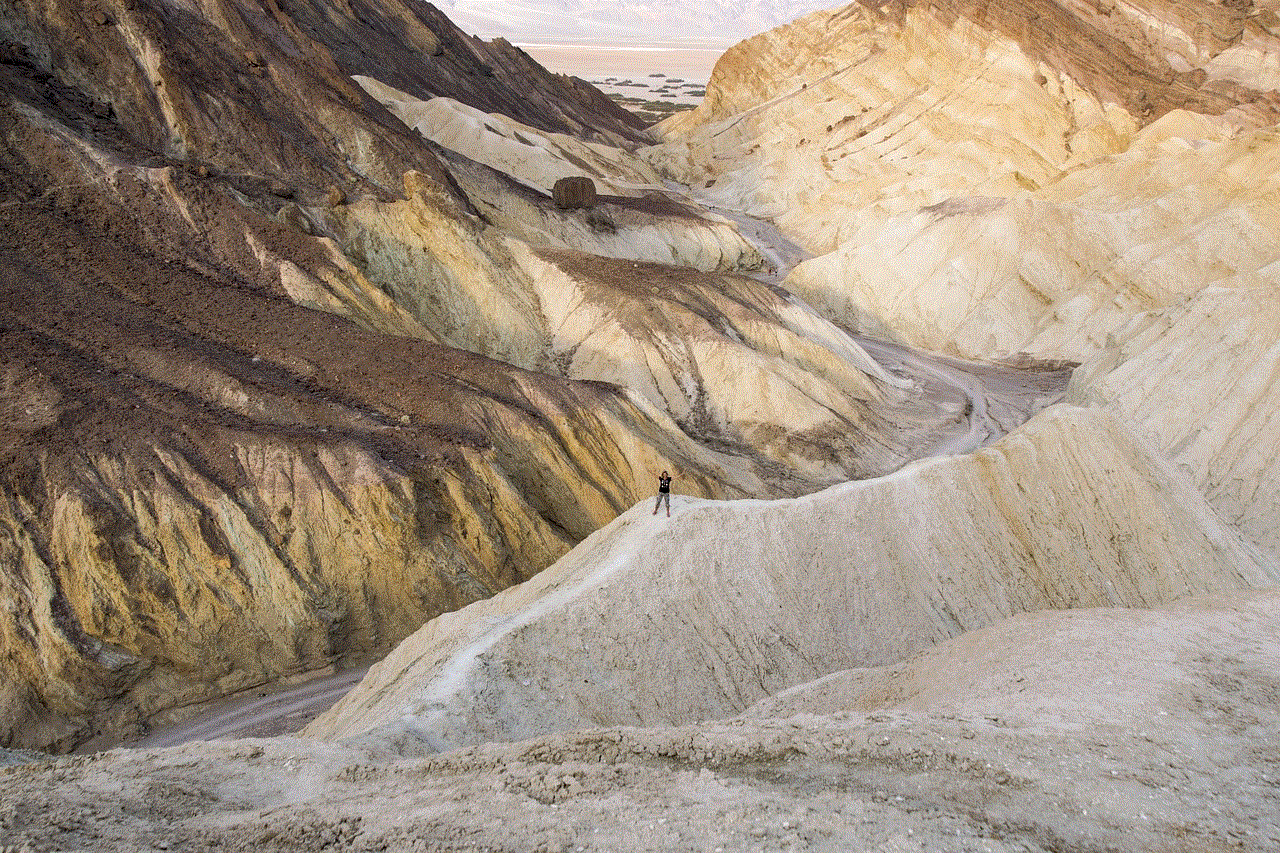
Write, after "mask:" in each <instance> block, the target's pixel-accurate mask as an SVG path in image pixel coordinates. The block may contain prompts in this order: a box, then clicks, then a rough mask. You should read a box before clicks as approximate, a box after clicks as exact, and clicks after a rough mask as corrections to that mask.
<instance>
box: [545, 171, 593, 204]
mask: <svg viewBox="0 0 1280 853" xmlns="http://www.w3.org/2000/svg"><path fill="white" fill-rule="evenodd" d="M551 197H552V198H554V199H555V202H556V207H558V208H560V209H561V210H572V209H573V208H583V209H585V210H590V209H591V208H593V207H595V206H596V185H595V184H594V183H592V181H591V179H590V178H587V177H572V178H560V179H558V180H557V181H556V182H555V185H554V186H552V187H551Z"/></svg>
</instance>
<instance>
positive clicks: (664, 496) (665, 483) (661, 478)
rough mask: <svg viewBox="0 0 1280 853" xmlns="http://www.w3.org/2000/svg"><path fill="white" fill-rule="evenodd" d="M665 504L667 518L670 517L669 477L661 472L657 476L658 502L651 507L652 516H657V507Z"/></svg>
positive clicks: (664, 472)
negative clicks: (664, 502)
mask: <svg viewBox="0 0 1280 853" xmlns="http://www.w3.org/2000/svg"><path fill="white" fill-rule="evenodd" d="M663 501H666V502H667V518H670V517H671V475H670V474H668V473H667V472H666V471H663V472H662V473H661V474H659V475H658V502H657V503H655V504H654V505H653V514H654V515H657V514H658V507H659V506H661V505H662V502H663Z"/></svg>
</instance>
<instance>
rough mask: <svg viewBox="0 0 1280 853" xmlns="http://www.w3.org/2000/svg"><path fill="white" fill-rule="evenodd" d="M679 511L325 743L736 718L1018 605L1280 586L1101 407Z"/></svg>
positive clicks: (531, 592)
mask: <svg viewBox="0 0 1280 853" xmlns="http://www.w3.org/2000/svg"><path fill="white" fill-rule="evenodd" d="M676 510H677V511H676V513H675V515H674V517H673V518H672V519H671V520H670V521H667V520H666V519H665V517H663V518H660V519H653V517H652V516H651V515H650V514H649V511H648V507H647V506H644V505H641V506H639V507H637V508H636V509H633V510H632V511H631V512H629V513H627V514H625V515H623V516H622V517H621V518H619V519H618V520H617V521H615V522H614V523H613V524H612V525H610V526H609V527H607V528H605V529H604V530H602V531H599V532H597V533H596V534H593V535H592V536H591V537H589V538H588V539H587V540H586V541H585V542H584V543H583V544H582V545H580V546H579V547H578V548H577V549H575V550H574V551H573V552H571V554H569V555H568V556H567V557H566V558H564V559H562V560H561V561H560V562H558V563H557V564H556V565H555V566H553V567H552V568H551V569H548V570H547V571H546V572H544V573H543V574H542V575H540V576H538V577H537V578H535V579H534V580H533V581H532V582H530V583H527V584H524V585H521V586H520V587H517V588H514V589H512V590H508V591H506V592H504V593H502V594H501V595H499V596H497V597H495V598H493V599H490V600H489V601H486V602H482V603H479V604H477V605H473V606H471V607H469V608H466V609H465V610H463V611H459V612H458V613H456V614H449V615H446V616H444V617H442V618H439V619H436V620H434V621H432V622H430V623H428V624H427V625H426V626H425V627H424V628H423V629H422V630H421V631H419V632H418V633H417V634H416V635H414V636H413V637H412V638H410V639H409V640H407V641H406V642H405V643H403V644H402V645H401V646H400V647H399V648H397V650H396V651H395V652H393V653H392V654H391V655H390V656H389V657H388V658H387V659H386V660H385V661H383V662H382V663H381V664H379V665H378V666H376V667H374V668H373V669H372V670H371V671H370V673H369V675H368V676H367V677H366V679H365V681H364V682H363V683H362V684H361V685H360V686H359V687H358V688H356V689H355V690H353V691H352V693H351V694H349V695H348V696H347V697H346V698H345V699H344V700H343V701H342V702H340V703H338V704H337V705H336V706H335V707H334V708H333V709H331V710H330V711H329V712H328V713H326V714H325V715H323V716H322V717H321V718H320V719H318V720H317V721H316V722H315V723H313V724H312V725H311V726H310V727H309V728H308V729H307V733H308V734H310V735H314V736H320V737H326V738H351V737H354V736H363V737H364V738H366V739H368V741H369V742H370V743H383V744H389V745H392V746H393V747H394V748H396V749H403V750H409V751H413V750H420V749H424V748H425V749H440V748H444V747H448V746H452V745H458V744H464V743H477V742H482V741H486V740H507V739H512V738H518V737H526V736H532V735H534V734H538V733H540V732H545V731H552V730H564V729H570V728H575V727H580V726H584V725H611V724H622V723H626V724H639V725H654V724H658V723H670V722H680V721H689V720H696V719H704V718H709V717H720V716H724V715H726V714H730V713H733V712H734V711H737V710H741V709H743V708H745V707H747V706H748V705H750V704H751V703H752V702H754V701H756V700H757V699H760V698H763V697H764V696H766V695H769V694H771V693H775V692H777V691H778V690H780V689H782V688H785V687H787V686H789V685H791V684H795V683H799V682H803V681H806V680H810V679H812V678H815V677H818V676H820V675H823V674H826V673H829V672H832V671H836V670H840V669H846V668H848V667H850V666H871V665H878V664H884V663H890V662H893V661H897V660H901V659H902V658H903V657H905V656H907V655H909V654H910V653H912V652H913V651H917V650H919V649H922V648H924V647H927V646H929V645H931V644H933V643H935V642H937V641H939V640H942V639H945V638H947V637H951V636H955V635H958V634H961V633H963V632H965V631H967V630H972V629H973V628H977V627H981V626H984V625H988V624H991V623H992V622H995V621H998V620H999V619H1001V618H1003V617H1006V616H1009V615H1011V614H1013V613H1019V612H1025V611H1031V610H1040V609H1046V608H1069V607H1089V606H1105V605H1112V606H1153V605H1157V604H1160V603H1164V602H1168V601H1171V600H1174V599H1176V598H1179V597H1182V596H1186V595H1189V594H1193V593H1197V592H1206V591H1216V590H1226V589H1233V588H1237V587H1239V586H1241V585H1245V586H1248V585H1256V584H1266V583H1274V582H1275V581H1274V578H1275V575H1274V571H1275V570H1274V568H1273V567H1272V566H1271V565H1270V564H1269V563H1267V562H1265V561H1263V560H1262V559H1261V558H1260V557H1258V556H1257V555H1255V554H1253V553H1252V552H1249V551H1248V550H1246V549H1244V548H1242V547H1241V546H1240V545H1239V544H1238V543H1237V541H1236V539H1235V538H1234V536H1233V534H1232V533H1231V532H1230V531H1228V530H1227V529H1226V528H1224V527H1223V526H1222V525H1221V524H1220V523H1219V522H1218V521H1217V519H1216V517H1215V516H1214V515H1213V513H1212V511H1211V510H1210V509H1209V508H1208V506H1207V505H1206V504H1205V503H1204V501H1203V499H1201V498H1200V497H1199V495H1198V494H1197V493H1196V492H1195V490H1194V489H1193V488H1191V486H1190V485H1189V484H1187V483H1185V482H1184V481H1182V480H1181V479H1180V478H1179V477H1177V476H1176V475H1174V474H1173V472H1172V471H1171V470H1170V469H1169V468H1167V467H1166V466H1165V465H1164V464H1163V463H1161V462H1159V461H1158V460H1157V459H1156V458H1155V457H1154V456H1152V455H1151V454H1150V453H1149V452H1148V451H1147V450H1145V449H1144V446H1143V445H1142V444H1141V443H1140V442H1136V441H1134V440H1133V439H1132V438H1131V437H1129V436H1128V434H1127V433H1126V432H1125V431H1124V430H1123V428H1121V427H1120V426H1119V425H1118V424H1117V423H1116V422H1115V421H1114V420H1112V419H1110V418H1108V417H1106V416H1103V415H1100V414H1098V413H1095V412H1093V411H1090V410H1081V409H1072V408H1065V407H1057V408H1054V409H1050V410H1048V411H1047V412H1044V413H1042V414H1040V415H1038V416H1037V417H1036V418H1034V419H1032V420H1031V421H1030V422H1028V424H1027V425H1025V426H1024V427H1023V428H1022V429H1020V430H1019V431H1017V432H1015V433H1013V434H1011V435H1010V436H1008V437H1006V438H1005V439H1003V440H1002V441H1000V442H999V443H997V444H996V445H993V446H992V447H990V448H988V449H986V450H983V451H980V452H978V453H976V454H973V455H972V456H965V457H952V458H947V459H942V460H935V461H931V462H926V463H918V464H916V465H913V466H910V467H909V468H907V469H904V470H903V471H901V472H899V473H897V474H894V475H891V476H889V477H885V478H881V479H879V480H874V481H866V482H861V483H851V484H846V485H843V486H838V487H835V488H833V489H829V490H828V491H826V492H822V493H819V494H817V495H811V496H808V497H806V498H801V499H797V500H793V501H776V502H771V503H755V502H733V503H727V504H714V503H712V504H705V503H697V502H695V503H692V504H690V503H688V502H687V501H683V500H680V499H678V500H677V506H676Z"/></svg>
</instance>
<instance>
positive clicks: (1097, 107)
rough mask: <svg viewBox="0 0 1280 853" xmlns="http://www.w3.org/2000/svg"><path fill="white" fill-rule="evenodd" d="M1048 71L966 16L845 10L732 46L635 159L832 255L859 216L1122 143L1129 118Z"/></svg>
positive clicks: (988, 185) (1005, 184) (1050, 173)
mask: <svg viewBox="0 0 1280 853" xmlns="http://www.w3.org/2000/svg"><path fill="white" fill-rule="evenodd" d="M748 68H749V69H751V72H752V73H751V74H747V73H745V72H746V71H747V69H748ZM756 69H759V70H758V71H757V70H756ZM1047 70H1048V69H1044V68H1042V67H1041V66H1040V65H1039V64H1038V63H1037V62H1036V61H1034V60H1033V59H1031V58H1029V57H1027V56H1026V55H1024V54H1023V53H1022V51H1021V50H1020V49H1019V48H1018V46H1017V44H1016V43H1015V42H1014V41H1013V40H1011V39H1009V38H1005V37H1003V36H1001V35H1000V34H998V33H996V32H993V31H991V30H989V29H986V28H983V27H981V26H978V25H976V24H973V23H971V22H968V21H965V20H960V21H952V20H949V19H947V18H946V17H945V16H942V15H939V14H935V13H933V12H930V11H927V10H920V9H915V10H912V11H911V12H909V13H908V14H907V15H906V17H905V18H904V19H903V20H902V21H901V22H900V23H893V22H889V21H886V20H885V19H884V18H882V16H880V15H879V14H876V13H873V12H869V11H867V10H864V9H862V8H861V7H859V6H857V5H854V6H850V7H847V8H846V9H844V10H839V11H833V12H830V13H818V14H815V15H813V16H810V17H808V18H805V19H802V20H801V21H798V22H796V23H794V24H792V25H790V26H788V27H781V28H779V29H777V30H774V31H771V32H770V33H766V34H764V35H762V36H759V37H757V38H756V39H752V40H749V41H747V42H744V43H743V44H741V45H739V46H738V47H736V48H735V49H734V50H732V51H730V52H729V53H727V54H726V55H725V57H724V58H722V59H721V62H720V64H719V65H718V66H717V73H716V80H715V81H713V83H712V84H711V85H710V86H709V87H708V96H707V103H706V104H705V105H704V106H703V107H701V108H699V109H698V110H695V111H694V112H693V113H691V114H688V115H687V117H682V116H677V117H675V118H673V119H671V120H669V123H667V124H664V125H663V126H662V129H663V133H664V136H665V137H666V139H667V142H666V144H664V145H662V146H659V147H656V148H651V149H644V150H643V151H642V152H641V153H642V154H644V156H646V157H647V158H648V159H650V160H651V161H652V162H654V163H655V165H657V166H658V167H659V168H660V169H661V170H663V171H665V172H668V173H669V174H672V175H673V176H676V177H677V178H678V179H680V180H682V181H684V182H686V183H689V184H692V185H694V186H704V185H707V184H711V185H710V186H707V187H706V188H705V189H704V192H705V194H706V195H707V197H709V198H711V199H714V200H716V201H717V202H718V203H721V204H723V206H725V207H731V208H742V209H745V210H747V211H749V212H752V213H754V214H756V215H762V216H767V217H770V218H774V219H775V220H776V221H777V222H778V224H779V225H781V226H782V227H783V228H784V230H786V231H787V233H788V234H789V235H791V236H792V237H793V239H796V240H797V241H799V242H800V243H801V244H802V245H804V246H806V247H807V248H809V249H810V250H812V251H815V252H827V251H830V250H832V249H834V248H835V247H837V246H838V245H840V244H841V243H842V242H844V241H845V240H847V239H850V237H851V235H852V234H853V233H855V232H856V231H857V230H858V228H859V226H861V225H863V224H864V223H866V222H868V221H876V220H880V221H883V220H884V219H885V218H886V217H889V216H892V215H895V214H899V213H903V212H907V211H914V210H917V209H919V208H921V207H925V206H928V205H931V204H937V203H939V202H941V201H944V200H946V199H948V198H951V197H953V196H958V195H993V196H1007V195H1011V194H1014V193H1018V192H1020V191H1022V190H1023V189H1024V187H1026V186H1031V185H1035V184H1042V183H1044V182H1046V181H1048V180H1050V179H1051V178H1053V177H1054V176H1056V175H1057V174H1058V173H1059V172H1060V171H1061V170H1062V169H1063V168H1064V167H1066V165H1067V164H1069V163H1071V162H1088V161H1089V160H1090V159H1092V158H1094V157H1098V156H1101V155H1104V154H1107V153H1112V152H1114V151H1118V150H1121V149H1122V148H1123V147H1124V145H1125V141H1126V140H1127V138H1128V136H1129V135H1130V134H1131V133H1132V132H1133V131H1134V129H1135V123H1134V121H1133V119H1132V118H1131V117H1130V116H1129V115H1128V114H1127V113H1126V112H1125V111H1124V110H1122V109H1120V108H1118V107H1115V106H1108V105H1107V104H1105V103H1104V102H1103V101H1100V100H1099V99H1098V98H1096V97H1094V96H1093V95H1091V94H1090V93H1088V92H1087V91H1084V90H1082V89H1081V88H1080V87H1079V86H1077V85H1076V84H1075V83H1074V82H1073V81H1071V80H1070V79H1069V78H1066V77H1061V76H1059V75H1057V74H1052V75H1051V79H1050V76H1049V75H1046V74H1045V73H1043V72H1045V71H1047ZM742 77H752V78H755V81H756V82H755V86H754V87H753V88H749V89H748V88H747V87H746V85H745V84H742V83H740V82H738V81H739V79H740V78H742ZM722 89H728V90H730V91H729V92H722V91H721V90H722ZM744 89H746V90H745V91H744Z"/></svg>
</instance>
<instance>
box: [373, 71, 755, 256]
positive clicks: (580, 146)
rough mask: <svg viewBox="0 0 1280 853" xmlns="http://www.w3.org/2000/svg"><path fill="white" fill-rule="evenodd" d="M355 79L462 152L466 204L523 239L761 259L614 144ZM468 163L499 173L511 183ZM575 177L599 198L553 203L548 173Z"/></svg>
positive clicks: (455, 165) (605, 249) (457, 164)
mask: <svg viewBox="0 0 1280 853" xmlns="http://www.w3.org/2000/svg"><path fill="white" fill-rule="evenodd" d="M356 81H357V82H358V83H359V84H360V85H361V86H362V87H364V89H365V90H366V91H367V92H369V93H370V94H371V95H373V96H374V97H375V98H377V99H378V100H379V101H380V102H381V103H382V104H383V105H384V106H386V107H387V108H388V109H389V110H391V112H392V113H394V114H395V115H396V116H397V117H398V118H399V119H400V120H401V121H403V122H404V123H405V124H407V125H408V126H409V127H412V128H413V129H415V130H417V131H418V132H419V133H421V134H422V135H423V136H425V137H426V138H427V139H430V140H431V141H432V142H435V143H437V144H438V145H440V146H442V147H443V148H445V149H447V151H449V152H453V153H454V154H455V155H461V156H460V157H458V156H455V157H452V158H448V159H449V160H450V162H451V166H450V168H451V170H452V172H453V174H454V176H455V178H457V180H458V181H459V183H460V184H461V185H462V187H463V189H464V191H465V192H466V193H467V196H468V198H469V200H470V201H471V203H472V204H474V205H475V206H476V208H477V209H478V210H480V211H481V212H482V213H483V214H484V215H485V216H486V218H487V219H488V220H489V221H490V222H493V223H494V224H496V225H497V226H498V227H500V228H502V229H504V230H505V231H507V232H508V233H510V234H512V235H513V236H516V237H519V238H520V239H522V240H525V241H526V242H530V243H533V244H535V245H549V246H559V247H563V248H568V249H577V250H579V251H584V252H593V253H595V254H600V255H605V256H608V257H614V258H632V259H635V260H641V261H653V262H658V263H676V264H681V265H684V266H691V267H694V268H696V269H704V270H741V269H757V268H759V267H760V266H761V265H762V264H763V260H762V259H761V257H760V254H759V252H757V251H756V250H755V248H754V247H753V246H752V245H751V244H750V243H748V242H747V241H746V240H744V239H743V237H742V235H741V234H739V233H738V231H737V229H736V228H734V227H733V225H732V224H730V223H728V222H726V221H724V220H723V219H720V218H719V217H716V216H714V215H713V214H710V213H708V212H706V211H697V212H695V211H694V209H693V208H684V209H683V210H679V206H678V205H672V204H671V203H669V202H665V194H666V191H665V188H664V187H663V185H662V179H661V178H660V177H659V176H658V174H657V173H656V172H655V171H654V170H653V167H652V166H650V165H649V164H648V163H646V162H645V161H644V160H642V159H640V158H638V157H636V156H635V155H633V154H631V153H630V152H628V151H626V150H624V149H622V148H617V147H613V146H609V145H604V144H601V143H598V142H590V141H587V140H584V139H579V138H576V137H571V136H565V135H563V134H553V133H547V132H545V131H540V130H538V129H536V128H532V127H528V126H526V125H522V124H520V123H519V122H516V121H513V120H511V119H510V118H508V117H506V116H502V115H489V114H486V113H482V112H480V111H479V110H475V109H472V108H471V107H468V106H466V105H465V104H460V103H458V102H457V101H454V100H452V99H449V98H432V99H430V100H426V101H424V100H419V99H416V98H413V97H411V96H409V95H406V94H405V93H403V92H399V91H397V90H396V89H394V88H392V87H390V86H386V85H384V84H382V83H379V82H378V81H377V80H374V79H372V78H369V77H357V78H356ZM477 167H487V168H488V169H491V170H493V171H494V172H496V173H497V174H498V175H505V176H506V177H507V178H508V179H509V181H510V182H511V184H512V185H511V186H507V185H504V184H503V183H502V182H501V181H500V180H498V179H497V178H496V176H494V175H488V174H485V169H484V168H477ZM575 176H576V177H587V178H590V179H591V180H592V181H593V183H594V184H595V186H596V190H597V192H598V193H600V194H601V196H603V197H602V198H601V199H600V203H599V204H597V205H596V206H595V207H593V208H591V210H590V211H586V210H572V211H563V210H558V209H557V208H556V206H555V205H554V204H553V203H552V199H551V194H552V189H553V188H554V186H555V183H556V181H558V180H559V179H561V178H566V177H575ZM522 189H523V190H525V192H521V190H522ZM645 195H656V196H657V197H658V204H656V205H655V204H654V203H652V202H650V203H649V204H648V205H645V204H643V203H638V202H636V201H633V200H634V199H639V198H640V197H642V196H645ZM664 207H668V208H669V207H676V208H677V209H678V210H679V212H678V213H675V214H673V213H672V212H670V211H668V210H664V209H663V208H664Z"/></svg>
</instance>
